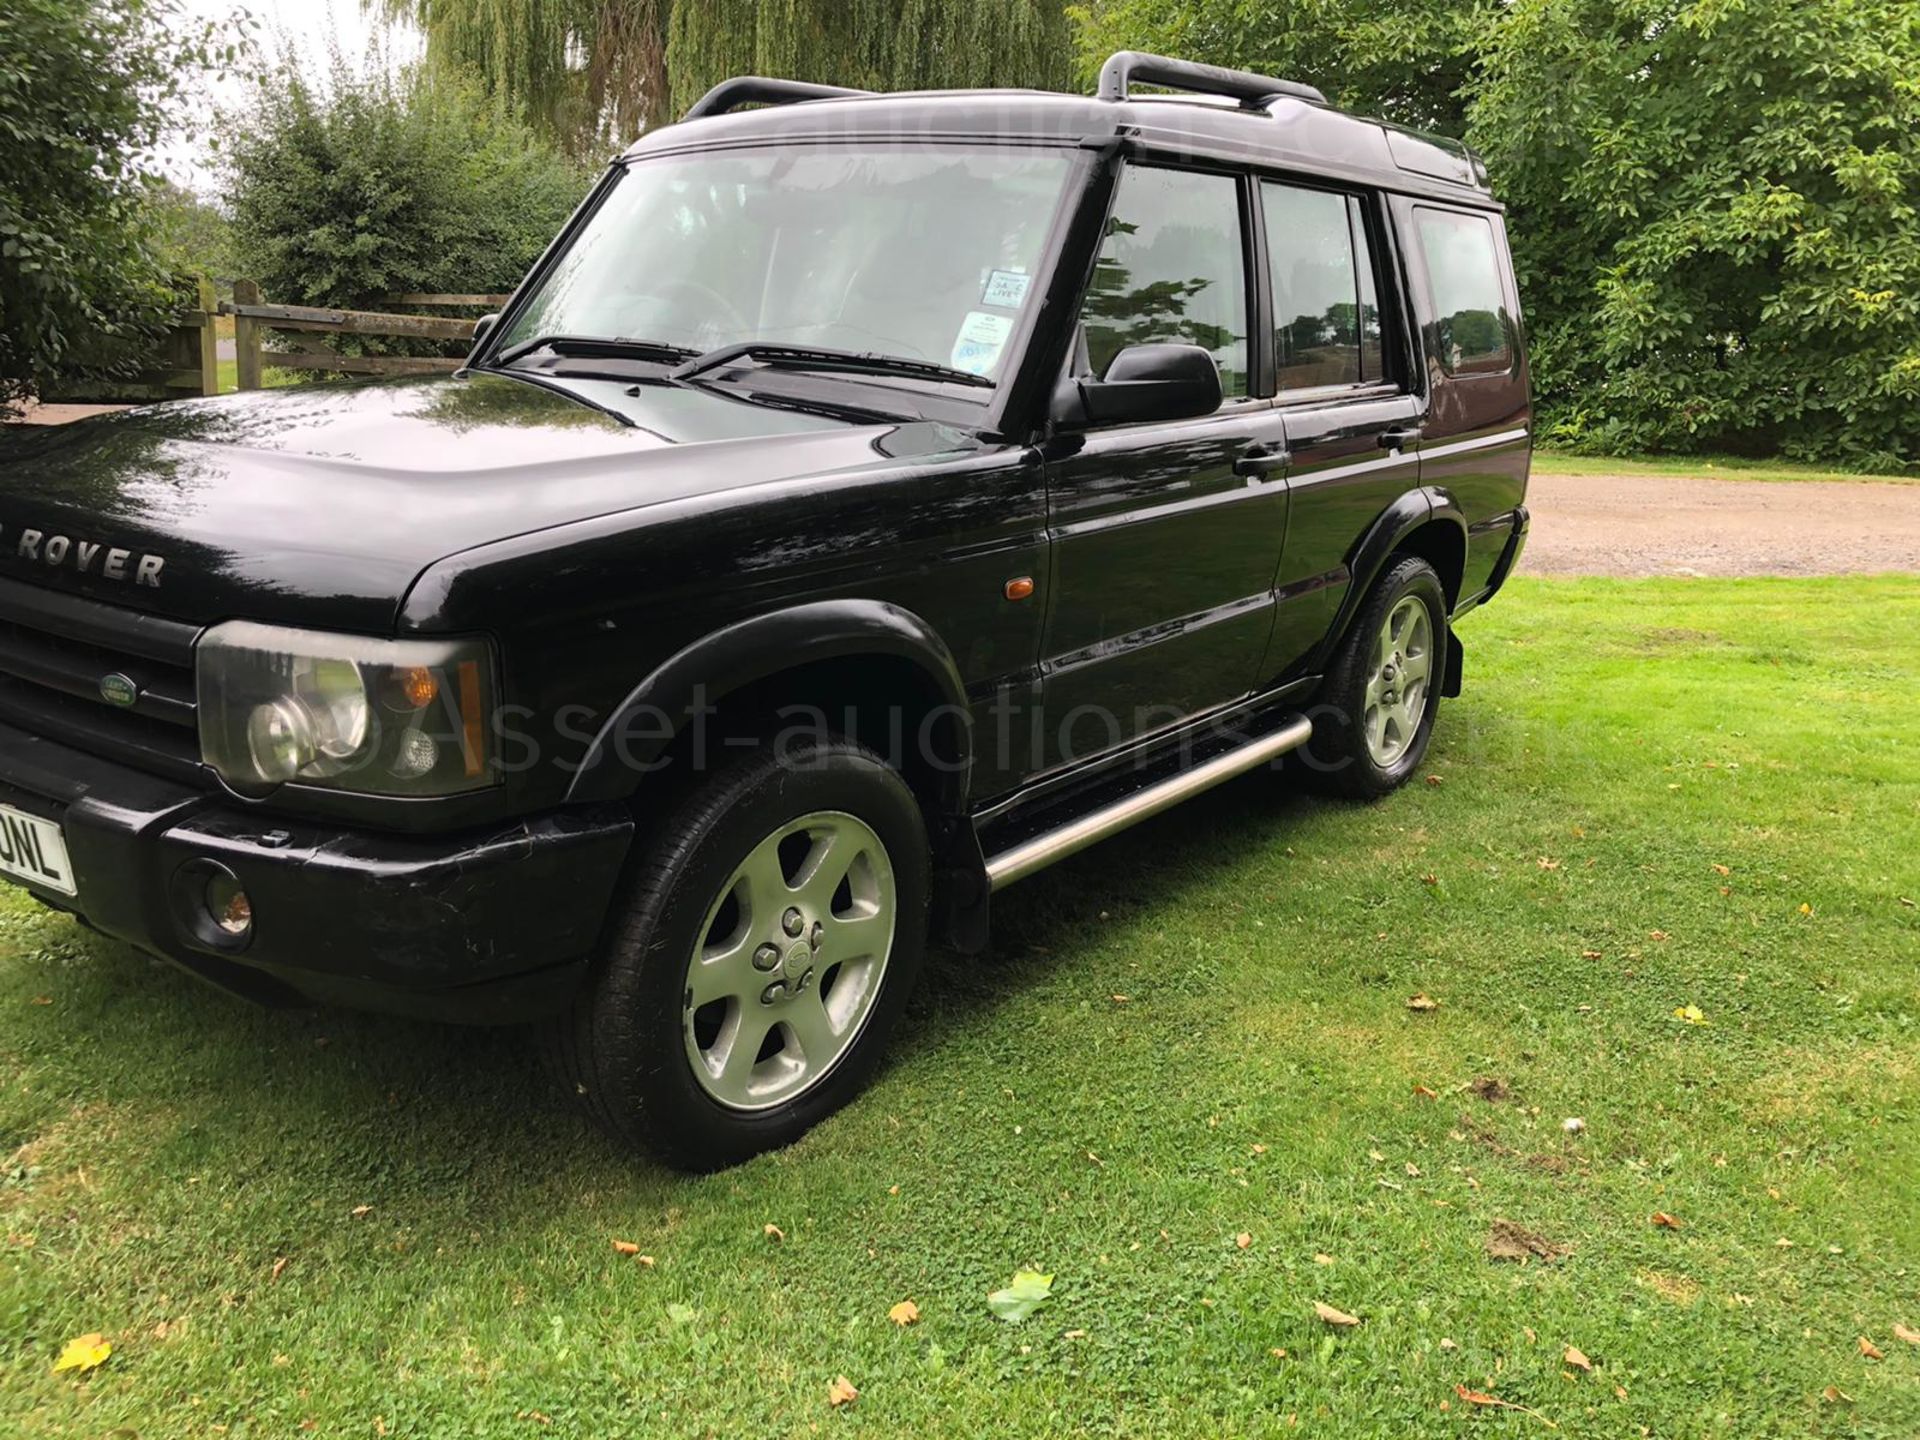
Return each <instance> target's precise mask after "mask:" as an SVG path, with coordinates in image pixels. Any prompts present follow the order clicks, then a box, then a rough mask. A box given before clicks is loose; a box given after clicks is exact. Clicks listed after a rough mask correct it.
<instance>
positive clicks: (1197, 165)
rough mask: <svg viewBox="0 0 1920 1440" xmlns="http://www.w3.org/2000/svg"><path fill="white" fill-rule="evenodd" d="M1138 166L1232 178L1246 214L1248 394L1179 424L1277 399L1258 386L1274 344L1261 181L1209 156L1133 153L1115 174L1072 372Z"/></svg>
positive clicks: (1118, 426) (1123, 425)
mask: <svg viewBox="0 0 1920 1440" xmlns="http://www.w3.org/2000/svg"><path fill="white" fill-rule="evenodd" d="M1133 170H1170V171H1174V172H1177V173H1179V174H1185V175H1213V176H1217V177H1219V178H1221V179H1225V180H1231V181H1233V183H1234V189H1235V197H1234V198H1235V202H1236V210H1237V212H1238V215H1239V219H1240V283H1241V286H1242V287H1243V292H1244V299H1245V302H1246V317H1245V320H1246V324H1247V327H1248V333H1247V335H1246V337H1245V338H1246V347H1247V365H1246V375H1247V393H1246V394H1244V395H1226V396H1223V397H1222V399H1221V402H1220V408H1219V409H1217V410H1212V411H1209V412H1208V413H1207V414H1205V415H1195V416H1192V417H1191V418H1190V419H1188V420H1185V421H1181V422H1179V423H1181V424H1198V423H1204V422H1206V421H1209V420H1213V419H1216V418H1218V417H1219V416H1221V415H1225V414H1228V413H1231V412H1232V411H1235V410H1240V409H1245V408H1248V407H1250V406H1259V407H1265V406H1266V405H1268V404H1269V403H1270V402H1271V400H1272V398H1273V397H1272V395H1271V393H1269V394H1265V395H1263V394H1261V393H1260V390H1259V385H1258V380H1259V377H1260V374H1261V369H1260V367H1261V366H1262V365H1263V364H1267V363H1270V362H1269V359H1268V357H1267V354H1266V351H1267V349H1268V348H1269V346H1266V345H1262V344H1261V343H1260V331H1259V329H1258V325H1257V320H1258V317H1259V315H1261V314H1262V313H1264V312H1263V303H1262V298H1261V291H1260V290H1259V288H1258V285H1259V282H1260V280H1261V278H1262V277H1263V276H1264V274H1265V270H1264V263H1263V262H1262V261H1261V260H1260V258H1259V252H1258V251H1257V250H1256V249H1255V244H1254V233H1253V230H1252V228H1251V225H1252V223H1253V221H1254V220H1256V219H1257V212H1258V210H1259V196H1258V194H1257V193H1256V192H1255V191H1254V190H1253V188H1252V187H1253V185H1254V184H1255V183H1256V179H1255V177H1254V176H1253V175H1251V174H1250V173H1249V172H1248V171H1247V170H1245V169H1243V168H1240V167H1238V166H1235V165H1233V164H1231V163H1229V162H1226V161H1219V160H1207V159H1201V160H1197V161H1192V160H1176V159H1173V158H1168V157H1164V156H1162V155H1160V154H1158V153H1146V154H1142V155H1139V156H1133V155H1129V156H1127V157H1126V158H1125V159H1123V160H1122V161H1121V162H1120V164H1119V167H1118V171H1117V173H1116V174H1115V176H1114V180H1113V189H1112V191H1111V193H1110V194H1109V195H1108V197H1107V208H1106V213H1105V214H1104V215H1102V216H1101V217H1100V238H1099V243H1098V244H1096V245H1095V246H1094V250H1093V257H1092V260H1091V263H1090V264H1089V265H1088V267H1087V276H1086V279H1085V281H1084V282H1083V283H1082V284H1081V286H1080V293H1079V296H1078V298H1077V300H1076V302H1075V305H1074V311H1073V322H1072V325H1073V331H1072V333H1073V335H1074V339H1073V341H1072V343H1071V344H1069V346H1068V347H1067V359H1066V365H1067V371H1068V373H1069V374H1073V373H1076V372H1075V371H1074V370H1073V366H1074V365H1075V363H1076V358H1077V355H1078V352H1079V350H1080V348H1081V344H1080V336H1081V331H1082V327H1084V326H1085V324H1086V318H1085V317H1086V306H1087V296H1088V294H1089V293H1090V292H1091V291H1092V289H1093V281H1094V276H1095V275H1097V274H1098V273H1099V269H1100V258H1101V254H1102V252H1103V251H1104V250H1105V249H1106V241H1107V235H1108V230H1109V227H1110V226H1111V225H1112V224H1113V218H1114V215H1115V214H1116V213H1117V212H1118V210H1119V206H1120V201H1121V198H1122V197H1123V196H1124V195H1125V193H1126V185H1127V174H1128V172H1129V171H1133ZM1265 305H1266V306H1267V307H1268V308H1270V306H1271V301H1270V300H1268V301H1265ZM1128 428H1130V426H1129V424H1128V422H1125V421H1121V422H1117V423H1115V424H1112V425H1097V426H1093V427H1091V428H1090V429H1089V430H1088V431H1087V432H1086V433H1088V434H1107V433H1111V432H1113V431H1116V430H1125V429H1128Z"/></svg>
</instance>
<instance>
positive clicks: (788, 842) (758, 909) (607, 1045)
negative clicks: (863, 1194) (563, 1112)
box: [548, 738, 930, 1171]
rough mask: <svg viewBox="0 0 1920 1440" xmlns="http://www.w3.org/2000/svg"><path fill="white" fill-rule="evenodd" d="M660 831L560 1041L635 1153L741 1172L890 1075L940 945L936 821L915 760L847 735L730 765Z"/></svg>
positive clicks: (603, 1114) (582, 1098) (559, 1064)
mask: <svg viewBox="0 0 1920 1440" xmlns="http://www.w3.org/2000/svg"><path fill="white" fill-rule="evenodd" d="M645 843H646V848H645V849H644V850H642V851H640V852H639V853H638V854H637V856H636V863H635V865H634V868H633V872H632V877H631V879H630V881H629V882H628V888H627V892H626V895H625V897H624V900H623V902H622V909H621V910H620V911H618V912H616V918H615V920H614V922H613V924H612V926H611V928H610V934H609V938H608V941H607V943H606V945H605V949H604V952H603V954H602V956H601V958H600V961H599V963H598V965H597V966H596V967H595V969H594V972H593V976H592V978H591V980H590V981H589V982H588V984H587V985H586V987H585V988H584V989H583V991H582V993H581V995H580V996H579V997H578V998H577V999H576V1001H575V1003H574V1006H573V1009H572V1011H571V1013H570V1014H568V1015H566V1016H564V1017H562V1018H561V1019H560V1020H558V1021H555V1022H554V1023H553V1025H552V1026H551V1028H550V1031H549V1034H548V1042H549V1052H550V1056H551V1059H552V1061H553V1063H554V1066H555V1068H556V1070H557V1072H558V1074H559V1076H560V1079H561V1082H562V1084H563V1085H564V1086H565V1087H566V1088H567V1089H568V1090H569V1091H570V1092H571V1093H572V1094H573V1095H574V1096H575V1097H576V1098H577V1099H578V1100H579V1102H580V1103H581V1104H582V1105H583V1106H584V1107H585V1109H586V1110H587V1112H588V1114H589V1115H590V1116H591V1117H592V1118H593V1119H594V1120H595V1121H596V1122H597V1123H598V1124H599V1125H600V1126H601V1128H603V1129H604V1130H606V1131H607V1132H608V1134H610V1135H611V1136H613V1137H614V1138H615V1139H616V1140H618V1141H620V1142H621V1143H622V1144H623V1145H626V1146H628V1147H630V1148H632V1149H634V1150H637V1151H640V1152H643V1153H646V1154H650V1155H652V1156H654V1157H655V1158H657V1159H660V1160H662V1161H664V1162H665V1163H666V1164H668V1165H671V1166H673V1167H675V1168H677V1169H683V1170H692V1171H708V1170H718V1169H723V1168H725V1167H727V1166H729V1165H734V1164H738V1163H739V1162H741V1161H743V1160H746V1159H748V1158H750V1157H752V1156H754V1155H757V1154H759V1153H761V1152H762V1151H766V1150H773V1149H778V1148H780V1147H781V1146H784V1145H790V1144H792V1143H793V1142H794V1141H795V1140H798V1139H799V1138H800V1137H801V1136H802V1135H804V1134H805V1133H806V1132H807V1131H808V1130H810V1129H811V1128H812V1127H813V1126H815V1125H817V1124H818V1123H819V1122H820V1121H822V1120H824V1119H825V1118H826V1117H827V1116H829V1115H831V1114H832V1113H833V1112H834V1111H836V1110H838V1109H839V1108H840V1107H841V1106H843V1105H845V1104H846V1103H847V1102H848V1101H849V1100H851V1099H852V1098H853V1097H854V1096H855V1095H856V1094H858V1093H859V1092H860V1090H861V1089H862V1088H863V1087H864V1086H865V1085H866V1083H867V1081H868V1079H869V1078H870V1077H871V1076H872V1074H873V1071H874V1068H875V1066H876V1065H877V1064H878V1063H879V1060H880V1057H881V1054H882V1052H883V1051H884V1049H885V1047H886V1044H887V1040H888V1038H889V1036H890V1035H891V1033H892V1031H893V1029H894V1027H895V1025H896V1023H897V1022H898V1020H899V1018H900V1014H901V1011H902V1010H903V1009H904V1008H905V1006H906V1002H907V998H908V996H909V994H910V993H911V992H912V990H913V986H914V982H915V980H916V979H917V978H918V975H919V971H920V966H921V961H922V958H923V955H924V951H925V946H926V933H927V896H928V884H929V878H928V876H929V869H930V854H929V849H928V842H927V832H926V824H925V821H924V819H923V817H922V815H921V811H920V806H919V803H918V801H916V799H915V798H914V795H913V792H912V791H911V790H910V789H909V788H908V787H907V784H906V782H905V781H904V780H903V779H902V778H901V777H900V774H899V772H897V771H896V770H894V769H893V768H892V767H890V766H889V765H887V764H886V763H885V762H884V761H882V760H881V759H880V758H879V757H878V756H876V755H874V754H873V753H872V752H871V751H869V750H866V749H864V748H863V747H861V746H859V745H856V744H854V743H853V742H852V741H849V740H844V739H837V738H833V739H821V740H811V741H806V742H804V743H797V744H793V745H789V746H787V747H785V749H784V750H783V751H782V752H780V753H776V752H775V749H774V747H772V746H770V745H769V746H766V747H763V748H762V749H760V750H759V751H757V752H755V753H754V754H752V755H751V756H749V757H747V758H745V759H743V760H741V761H739V762H738V763H735V764H733V765H730V766H729V767H728V768H727V769H725V770H723V771H721V772H719V773H718V774H716V775H714V776H713V777H712V778H711V779H709V780H707V781H706V782H704V783H703V784H702V785H700V786H699V788H697V789H695V790H694V791H692V792H691V793H690V794H688V795H687V796H686V797H685V798H684V799H683V800H682V801H681V802H680V803H679V805H678V806H677V807H676V808H675V809H674V810H673V811H672V813H671V815H670V818H669V819H668V820H667V821H666V823H665V824H664V825H662V826H661V827H660V828H659V829H657V830H656V831H654V832H653V834H652V836H651V838H650V840H649V841H647V842H645ZM843 870H844V874H843V873H842V871H843ZM829 892H830V893H829ZM796 916H797V917H798V918H797V919H796ZM843 987H845V988H843ZM823 1021H824V1026H823V1023H822V1022H823Z"/></svg>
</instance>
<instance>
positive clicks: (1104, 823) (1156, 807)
mask: <svg viewBox="0 0 1920 1440" xmlns="http://www.w3.org/2000/svg"><path fill="white" fill-rule="evenodd" d="M1312 736H1313V722H1312V721H1311V720H1309V719H1307V718H1306V716H1304V715H1295V716H1294V717H1292V718H1291V719H1289V720H1287V721H1286V722H1285V723H1284V724H1282V725H1281V727H1280V728H1279V729H1278V730H1275V731H1274V732H1273V733H1272V734H1269V735H1262V736H1261V737H1260V738H1259V739H1258V740H1254V741H1251V742H1249V743H1248V744H1245V745H1242V746H1241V747H1240V748H1239V749H1237V750H1229V751H1227V753H1226V754H1224V755H1216V756H1214V757H1213V759H1211V760H1208V761H1205V762H1203V763H1202V764H1199V765H1196V766H1194V767H1193V769H1191V770H1183V771H1181V772H1180V773H1179V774H1178V775H1173V776H1170V777H1168V778H1167V779H1165V780H1162V781H1161V782H1160V783H1159V784H1157V785H1150V786H1148V787H1147V788H1146V789H1144V790H1140V791H1136V792H1135V793H1134V794H1132V795H1129V796H1127V797H1126V798H1125V799H1124V800H1120V801H1117V802H1115V803H1114V804H1112V805H1109V806H1108V807H1107V808H1106V809H1104V810H1095V811H1094V812H1093V813H1092V814H1090V815H1082V816H1080V817H1079V818H1077V819H1075V820H1071V821H1069V822H1068V823H1067V824H1065V825H1062V826H1061V827H1060V828H1059V829H1058V830H1049V831H1048V832H1047V833H1046V834H1044V835H1036V836H1034V837H1033V838H1032V839H1031V840H1027V841H1024V842H1022V843H1021V844H1019V845H1016V846H1014V847H1013V848H1012V849H1011V850H1006V851H1003V852H1002V853H1000V854H998V855H995V856H994V857H993V858H992V859H990V860H988V861H987V881H988V883H989V884H990V885H991V886H992V888H993V889H995V890H999V889H1001V888H1003V887H1004V886H1007V885H1011V884H1013V882H1014V881H1016V880H1024V879H1026V878H1027V876H1029V875H1032V874H1033V873H1035V872H1036V871H1039V870H1044V869H1046V868H1047V866H1049V865H1051V864H1053V863H1054V862H1055V861H1057V860H1064V859H1066V858H1067V857H1068V856H1069V855H1077V854H1079V853H1080V852H1081V851H1082V850H1084V849H1086V848H1087V847H1088V846H1089V845H1094V844H1097V843H1098V842H1100V841H1102V840H1105V839H1106V838H1107V837H1108V836H1109V835H1117V834H1119V833H1120V832H1121V831H1122V830H1125V829H1127V828H1129V827H1130V826H1133V825H1138V824H1139V823H1140V822H1141V821H1142V820H1148V819H1151V818H1152V817H1153V816H1155V815H1158V814H1159V813H1160V812H1161V811H1162V810H1170V809H1172V808H1173V807H1174V806H1175V805H1178V804H1179V803H1180V802H1181V801H1182V800H1188V799H1191V798H1192V797H1193V796H1195V795H1198V794H1199V793H1200V792H1201V791H1203V790H1211V789H1213V787H1214V786H1216V785H1222V784H1225V783H1226V782H1227V781H1229V780H1232V779H1233V778H1235V777H1236V776H1239V775H1244V774H1246V773H1247V771H1249V770H1254V769H1257V768H1259V767H1260V766H1262V765H1265V764H1267V763H1268V762H1269V761H1271V760H1276V759H1278V758H1279V757H1280V756H1282V755H1285V754H1286V753H1287V752H1288V751H1289V750H1298V749H1299V748H1300V747H1301V746H1302V745H1304V744H1306V743H1307V741H1308V740H1309V739H1311V738H1312Z"/></svg>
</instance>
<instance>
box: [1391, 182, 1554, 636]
mask: <svg viewBox="0 0 1920 1440" xmlns="http://www.w3.org/2000/svg"><path fill="white" fill-rule="evenodd" d="M1395 205H1396V208H1397V209H1398V211H1399V213H1400V215H1401V217H1402V218H1401V223H1400V227H1399V228H1400V232H1401V233H1402V234H1404V235H1407V236H1409V237H1411V239H1412V241H1413V245H1414V250H1415V252H1416V253H1415V255H1414V256H1413V260H1414V263H1413V264H1412V265H1410V266H1409V267H1408V268H1409V269H1410V270H1411V272H1412V277H1413V280H1414V284H1415V286H1416V287H1417V288H1416V291H1415V294H1416V296H1417V297H1418V298H1419V302H1420V303H1419V313H1420V314H1421V315H1422V316H1423V317H1426V320H1425V328H1426V333H1425V344H1424V345H1423V347H1422V348H1423V349H1424V351H1425V353H1426V355H1427V357H1428V358H1427V367H1428V377H1427V379H1428V386H1429V390H1430V392H1431V394H1432V396H1433V404H1432V410H1431V412H1430V414H1429V415H1428V418H1427V428H1426V443H1425V446H1424V448H1423V453H1422V455H1421V466H1420V479H1421V482H1422V483H1423V484H1426V485H1437V486H1440V487H1442V488H1443V489H1445V490H1447V491H1449V492H1451V493H1452V495H1453V497H1454V499H1455V500H1457V501H1458V502H1459V504H1460V508H1461V510H1462V511H1463V512H1464V513H1465V515H1466V517H1467V564H1466V573H1465V576H1464V578H1463V580H1462V583H1461V586H1460V599H1461V600H1462V601H1463V602H1466V603H1471V602H1472V601H1474V600H1475V599H1477V598H1478V597H1479V595H1480V593H1481V592H1482V591H1483V590H1484V589H1486V586H1487V582H1488V580H1489V578H1490V577H1491V575H1492V573H1493V568H1494V566H1495V565H1496V564H1497V563H1498V562H1499V559H1500V555H1501V552H1502V551H1504V550H1505V549H1506V547H1507V541H1508V538H1509V537H1510V536H1511V535H1512V533H1513V524H1514V510H1515V508H1516V507H1517V506H1518V505H1519V504H1520V502H1521V501H1522V500H1524V499H1525V498H1526V493H1527V468H1528V466H1529V464H1530V463H1531V460H1532V454H1533V436H1532V409H1531V404H1530V401H1529V399H1528V386H1527V359H1526V350H1525V347H1524V346H1523V345H1522V344H1521V339H1520V300H1519V296H1518V295H1517V294H1516V293H1515V289H1514V283H1513V263H1512V260H1511V259H1510V258H1509V256H1508V254H1507V236H1506V228H1505V226H1504V224H1503V223H1502V221H1501V218H1500V216H1499V215H1497V214H1494V213H1491V212H1488V211H1484V210H1466V209H1456V208H1453V207H1450V206H1445V205H1435V204H1432V203H1430V202H1428V201H1425V200H1397V201H1396V202H1395Z"/></svg>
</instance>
